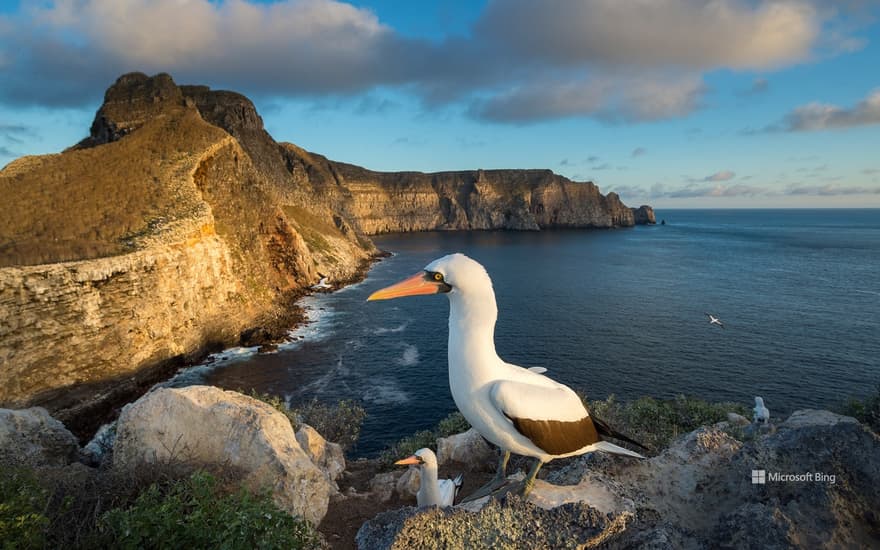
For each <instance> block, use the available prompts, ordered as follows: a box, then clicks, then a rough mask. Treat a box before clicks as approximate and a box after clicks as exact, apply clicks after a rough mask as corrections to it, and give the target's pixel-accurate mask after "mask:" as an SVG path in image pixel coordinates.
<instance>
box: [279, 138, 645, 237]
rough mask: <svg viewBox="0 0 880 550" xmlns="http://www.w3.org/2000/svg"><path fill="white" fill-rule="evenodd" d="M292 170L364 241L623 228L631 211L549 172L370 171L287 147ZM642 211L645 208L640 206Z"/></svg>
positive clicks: (589, 187)
mask: <svg viewBox="0 0 880 550" xmlns="http://www.w3.org/2000/svg"><path fill="white" fill-rule="evenodd" d="M288 150H289V151H290V153H291V155H292V156H295V157H296V158H297V160H298V163H299V164H296V165H295V166H300V170H301V171H302V172H303V173H306V174H320V175H321V178H320V179H318V178H314V179H315V180H316V181H317V186H316V192H317V193H318V194H319V195H320V196H322V197H323V198H324V200H325V201H326V203H327V204H328V205H330V206H331V208H333V209H336V210H339V211H340V212H343V213H344V214H345V216H346V217H347V218H348V221H349V223H351V225H352V226H354V228H355V229H356V230H358V231H361V232H363V233H365V234H367V235H376V234H380V233H392V232H406V231H431V230H468V229H513V230H538V229H549V228H563V227H601V228H608V227H627V226H632V225H634V224H635V223H636V221H635V218H634V212H633V210H632V209H630V208H629V207H627V206H626V205H624V204H623V203H622V202H621V201H620V198H619V197H618V196H617V195H616V194H615V193H609V194H608V195H607V196H604V195H602V194H601V193H600V192H599V189H598V187H596V186H595V185H594V184H593V183H590V182H583V183H579V182H573V181H571V180H569V179H567V178H565V177H563V176H560V175H557V174H554V173H553V172H551V171H550V170H470V171H462V172H439V173H434V174H425V173H421V172H373V171H370V170H366V169H364V168H361V167H359V166H354V165H351V164H345V163H340V162H332V161H328V160H327V159H325V158H323V157H321V156H320V155H315V154H309V153H305V152H304V151H302V150H299V149H298V148H295V147H294V146H288ZM648 208H650V207H648Z"/></svg>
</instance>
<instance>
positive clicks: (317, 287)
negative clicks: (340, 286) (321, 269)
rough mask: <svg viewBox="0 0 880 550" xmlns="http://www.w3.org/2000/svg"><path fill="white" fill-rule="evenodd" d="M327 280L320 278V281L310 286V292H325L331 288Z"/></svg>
mask: <svg viewBox="0 0 880 550" xmlns="http://www.w3.org/2000/svg"><path fill="white" fill-rule="evenodd" d="M327 281H329V278H327V277H321V280H320V281H318V282H317V283H315V284H313V285H312V287H311V288H312V290H325V289H328V288H331V286H330V284H329V283H328V282H327Z"/></svg>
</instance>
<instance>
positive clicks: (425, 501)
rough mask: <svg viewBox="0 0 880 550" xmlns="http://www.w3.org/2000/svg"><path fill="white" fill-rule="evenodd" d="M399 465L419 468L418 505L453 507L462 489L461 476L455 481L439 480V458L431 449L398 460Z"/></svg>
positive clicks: (422, 506) (421, 450)
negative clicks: (412, 465)
mask: <svg viewBox="0 0 880 550" xmlns="http://www.w3.org/2000/svg"><path fill="white" fill-rule="evenodd" d="M395 464H398V465H404V464H414V465H418V467H419V492H418V493H416V503H418V505H419V508H424V507H425V506H452V504H453V503H454V501H455V495H457V494H458V490H459V489H461V474H458V476H457V477H456V478H455V479H440V480H438V479H437V456H436V455H435V454H434V451H432V450H431V449H419V450H418V451H416V452H415V454H414V455H412V456H410V457H408V458H404V459H403V460H398V461H397V462H395Z"/></svg>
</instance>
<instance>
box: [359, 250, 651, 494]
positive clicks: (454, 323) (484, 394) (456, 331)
mask: <svg viewBox="0 0 880 550" xmlns="http://www.w3.org/2000/svg"><path fill="white" fill-rule="evenodd" d="M438 293H446V295H447V296H448V297H449V303H450V310H449V387H450V389H451V390H452V398H453V399H454V400H455V404H456V405H457V406H458V409H459V411H461V413H462V415H464V417H465V418H466V419H467V421H468V422H470V424H471V426H473V427H474V428H475V429H476V430H477V431H478V432H479V433H480V435H482V436H483V437H485V438H486V439H488V440H489V441H491V442H492V443H494V444H495V445H498V446H499V447H500V448H501V449H502V450H503V451H504V452H503V453H502V456H501V461H500V463H499V465H498V471H497V472H496V477H495V480H493V482H492V483H490V484H489V486H491V487H492V488H495V487H497V486H499V485H500V484H501V483H503V481H504V470H505V468H506V465H507V460H508V459H509V458H510V453H511V452H512V453H515V454H519V455H524V456H531V457H534V458H535V459H536V461H535V465H534V467H533V468H532V469H531V471H530V472H529V475H528V476H527V477H526V480H525V482H524V484H523V493H524V494H528V492H529V491H530V490H531V488H532V485H533V484H534V479H535V476H536V475H537V473H538V470H539V469H540V468H541V466H542V465H543V464H544V463H545V462H548V461H550V460H553V459H554V458H562V457H567V456H573V455H580V454H583V453H587V452H590V451H605V452H609V453H614V454H621V455H626V456H631V457H636V458H644V457H642V455H640V454H638V453H636V452H633V451H630V450H628V449H624V448H623V447H619V446H617V445H614V444H613V443H610V442H608V441H604V440H603V439H604V438H606V437H613V438H617V439H621V440H624V441H627V442H629V443H634V444H636V445H639V446H640V447H643V446H642V445H641V444H639V443H637V442H635V441H633V440H631V439H629V438H627V437H626V436H624V435H622V434H619V433H617V432H615V431H614V430H612V429H611V428H610V427H609V426H608V425H607V424H605V423H604V422H602V421H601V420H598V419H597V418H595V417H592V416H590V414H589V412H587V409H586V407H585V406H584V404H583V402H582V401H581V398H580V397H578V395H577V394H576V393H575V392H574V391H573V390H572V389H571V388H569V387H567V386H564V385H562V384H559V383H558V382H555V381H553V380H551V379H550V378H548V377H547V376H545V375H543V374H538V373H537V372H534V371H533V370H530V369H524V368H522V367H519V366H516V365H512V364H510V363H507V362H505V361H504V360H502V359H501V358H500V357H498V354H497V353H496V351H495V341H494V335H495V321H496V320H497V318H498V308H497V306H496V303H495V292H494V291H493V289H492V281H491V279H489V275H488V274H487V273H486V270H485V269H484V268H483V266H482V265H480V264H479V263H477V262H476V261H474V260H472V259H470V258H468V257H467V256H465V255H463V254H451V255H449V256H444V257H443V258H440V259H437V260H435V261H433V262H431V263H430V264H429V265H428V266H427V267H425V269H424V271H421V272H419V273H417V274H415V275H413V276H412V277H410V278H408V279H406V280H404V281H401V282H399V283H397V284H395V285H392V286H389V287H387V288H384V289H382V290H379V291H377V292H374V293H373V294H372V295H370V297H369V298H368V300H387V299H391V298H399V297H402V296H416V295H422V294H438ZM541 368H543V367H538V369H541ZM533 369H534V367H533ZM489 486H487V487H489ZM484 489H487V488H485V487H484ZM481 491H482V490H481ZM479 492H480V491H478V493H479ZM486 492H488V491H486ZM473 496H474V495H472V496H471V498H473Z"/></svg>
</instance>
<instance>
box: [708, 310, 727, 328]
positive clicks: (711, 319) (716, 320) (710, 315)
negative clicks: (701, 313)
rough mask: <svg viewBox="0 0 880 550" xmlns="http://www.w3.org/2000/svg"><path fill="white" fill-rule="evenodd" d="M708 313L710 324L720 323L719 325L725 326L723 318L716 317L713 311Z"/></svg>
mask: <svg viewBox="0 0 880 550" xmlns="http://www.w3.org/2000/svg"><path fill="white" fill-rule="evenodd" d="M706 315H708V316H709V324H710V325H718V326H719V327H721V328H724V323H722V322H721V319H719V318H718V317H715V316H714V315H712V314H711V313H707V314H706Z"/></svg>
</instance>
